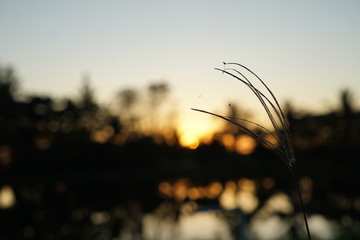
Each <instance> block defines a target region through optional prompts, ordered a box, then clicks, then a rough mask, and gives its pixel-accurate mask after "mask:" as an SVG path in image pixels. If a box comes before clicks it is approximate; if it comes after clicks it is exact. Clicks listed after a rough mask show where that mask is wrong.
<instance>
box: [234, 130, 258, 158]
mask: <svg viewBox="0 0 360 240" xmlns="http://www.w3.org/2000/svg"><path fill="white" fill-rule="evenodd" d="M256 145H257V142H256V140H255V139H254V138H253V137H250V136H248V135H240V136H239V137H237V139H236V143H235V150H236V151H237V152H238V153H240V154H242V155H249V154H251V153H252V152H253V151H254V150H255V148H256Z"/></svg>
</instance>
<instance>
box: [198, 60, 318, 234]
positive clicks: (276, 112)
mask: <svg viewBox="0 0 360 240" xmlns="http://www.w3.org/2000/svg"><path fill="white" fill-rule="evenodd" d="M215 70H218V71H220V72H222V73H224V74H226V75H229V76H231V77H233V78H235V79H236V80H238V81H240V82H241V83H243V84H244V85H245V86H247V87H248V88H249V89H250V90H251V91H252V92H253V93H254V95H255V96H256V97H257V99H258V100H259V101H260V103H261V105H262V107H263V109H264V110H265V112H266V114H267V115H268V117H269V120H270V122H271V125H272V127H273V128H274V132H271V131H269V130H268V129H267V128H265V127H263V126H261V125H260V124H258V123H255V122H253V121H250V120H246V119H240V118H237V119H233V118H230V117H227V116H222V115H219V114H216V113H212V112H209V111H206V110H202V109H197V108H192V110H194V111H197V112H201V113H205V114H209V115H212V116H215V117H218V118H221V119H223V120H225V121H228V122H230V123H232V124H234V125H235V126H237V127H239V128H241V129H242V130H243V131H244V132H246V133H247V134H249V135H250V136H252V137H254V138H255V139H257V140H258V141H259V142H261V143H262V144H264V145H265V146H267V147H268V148H270V149H271V150H272V151H273V152H275V153H276V154H277V155H278V156H279V158H280V159H281V160H282V161H283V163H284V164H285V165H286V166H287V168H288V169H289V170H290V172H291V173H292V174H293V176H294V179H295V182H296V188H297V192H298V196H299V200H300V205H301V210H302V213H303V216H304V221H305V226H306V231H307V236H308V239H309V240H311V234H310V229H309V225H308V221H307V218H306V213H305V208H304V203H303V200H302V196H301V191H300V186H299V181H298V178H297V174H296V158H295V151H294V145H293V142H292V137H291V134H290V126H289V122H288V121H287V119H286V117H285V114H284V112H283V111H282V109H281V107H280V104H279V102H278V101H277V99H276V97H275V95H274V94H273V92H272V91H271V90H270V88H269V87H268V86H267V85H266V84H265V82H264V81H263V80H262V79H261V78H260V77H259V76H258V75H256V74H255V73H254V72H253V71H251V70H250V69H249V68H247V67H246V66H244V65H242V64H239V63H225V62H224V68H223V69H220V68H215ZM243 72H246V73H247V74H249V75H250V76H251V77H252V78H254V79H255V80H257V81H258V83H259V84H260V85H261V86H262V87H264V88H265V90H266V92H265V93H264V92H261V91H260V90H259V89H258V88H257V87H255V86H254V84H253V83H252V81H250V78H248V77H246V75H245V74H244V73H243ZM242 122H244V123H250V124H252V125H253V126H255V127H258V128H261V130H263V131H265V132H266V133H267V134H270V135H272V136H273V137H274V138H275V139H276V140H277V141H278V143H279V144H278V145H277V144H274V143H272V142H270V141H268V140H266V139H265V138H264V137H262V136H261V135H260V134H259V133H256V132H254V131H252V130H251V129H250V128H248V127H246V126H245V124H243V123H242Z"/></svg>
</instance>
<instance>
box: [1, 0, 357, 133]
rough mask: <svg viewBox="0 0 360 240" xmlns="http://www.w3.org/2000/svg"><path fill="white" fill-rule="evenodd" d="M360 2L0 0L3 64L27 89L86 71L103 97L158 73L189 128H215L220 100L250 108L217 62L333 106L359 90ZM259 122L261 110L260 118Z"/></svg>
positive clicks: (283, 96)
mask: <svg viewBox="0 0 360 240" xmlns="http://www.w3.org/2000/svg"><path fill="white" fill-rule="evenodd" d="M359 12H360V1H357V0H354V1H346V0H345V1H331V0H324V1H218V0H217V1H210V0H206V1H205V0H204V1H194V0H181V1H174V0H172V1H171V0H167V1H156V0H153V1H120V0H119V1H110V0H108V1H91V0H62V1H45V0H43V1H31V0H29V1H20V0H0V29H1V35H0V36H1V37H0V64H2V65H11V66H13V67H14V68H15V69H16V70H17V73H18V75H19V76H20V79H21V91H22V92H24V93H37V94H39V93H40V94H51V95H53V96H56V97H63V96H70V97H75V96H76V95H77V94H78V90H79V87H80V86H81V83H82V77H83V75H84V74H88V75H89V76H90V78H91V83H92V85H93V87H94V88H95V89H96V96H97V99H98V100H99V101H101V102H103V103H108V102H109V101H110V100H111V99H112V97H113V96H114V95H115V93H116V91H118V90H119V89H121V88H124V87H139V88H141V87H146V86H147V85H148V84H149V83H150V82H152V81H157V80H161V79H162V80H166V81H167V82H168V83H169V84H170V87H171V90H172V95H171V96H172V100H171V101H173V102H176V103H177V108H178V111H179V114H180V117H181V118H180V119H179V127H180V129H182V131H183V132H187V134H189V135H194V134H195V135H196V134H200V133H203V132H205V131H211V129H214V125H213V124H214V122H213V120H212V119H211V117H210V116H204V115H201V114H200V113H196V112H193V111H191V110H190V107H200V108H204V109H207V110H212V111H217V110H218V111H222V110H223V109H224V108H225V107H226V106H228V103H229V102H232V103H234V102H239V105H240V106H241V107H242V108H244V109H248V110H250V111H252V112H257V109H256V108H254V107H255V106H254V99H249V98H248V96H247V95H246V94H247V93H246V92H247V89H245V87H243V86H242V85H241V84H240V83H239V82H236V81H235V80H232V79H230V78H228V77H226V76H225V75H222V74H221V73H220V72H217V71H215V70H214V68H215V67H220V68H221V67H222V62H223V61H234V62H239V63H242V64H245V65H246V66H248V67H250V68H251V69H252V70H254V71H255V72H256V73H257V74H258V75H260V76H261V77H262V78H263V79H264V80H265V81H266V82H267V83H268V85H269V86H270V87H271V88H272V90H273V91H274V93H275V94H276V95H277V97H278V99H279V101H280V102H281V103H284V101H291V103H292V104H293V105H294V106H295V107H297V108H298V109H299V110H311V111H328V110H330V109H334V108H337V106H338V104H339V101H338V99H339V93H340V90H342V89H344V88H349V89H350V90H351V91H352V94H353V96H354V100H355V102H356V103H357V106H359V99H358V96H360V79H359V76H360V67H359V66H358V64H359V63H360V44H359V43H360V14H359ZM260 118H261V114H260Z"/></svg>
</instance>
